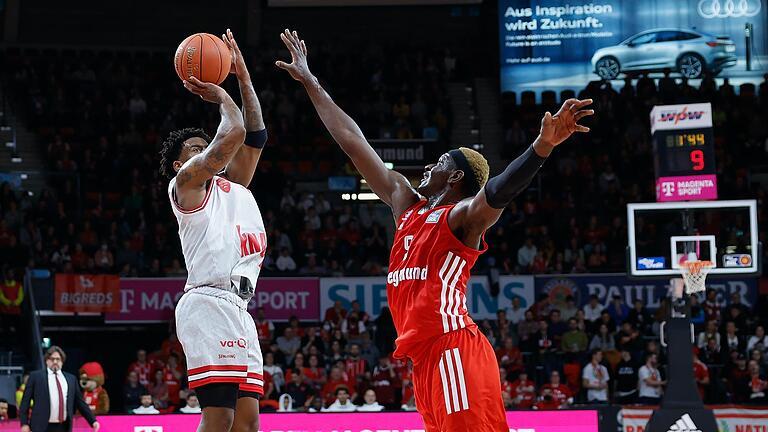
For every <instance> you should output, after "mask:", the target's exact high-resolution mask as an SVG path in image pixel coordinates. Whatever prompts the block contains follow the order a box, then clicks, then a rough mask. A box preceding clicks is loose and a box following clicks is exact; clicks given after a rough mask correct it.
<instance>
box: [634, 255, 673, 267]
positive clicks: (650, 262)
mask: <svg viewBox="0 0 768 432" xmlns="http://www.w3.org/2000/svg"><path fill="white" fill-rule="evenodd" d="M666 262H667V261H666V259H665V258H664V257H641V258H638V259H637V269H638V270H652V269H663V268H664V267H665V265H666Z"/></svg>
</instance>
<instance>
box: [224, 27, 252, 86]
mask: <svg viewBox="0 0 768 432" xmlns="http://www.w3.org/2000/svg"><path fill="white" fill-rule="evenodd" d="M221 39H222V40H224V43H225V44H226V45H227V48H229V53H230V54H231V55H232V66H231V67H230V68H229V73H231V74H235V76H236V77H237V79H247V78H249V76H248V68H247V67H246V66H245V58H243V53H242V52H240V47H239V46H237V42H236V41H235V35H234V34H233V33H232V30H230V29H227V32H226V34H223V35H221Z"/></svg>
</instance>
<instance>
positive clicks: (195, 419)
mask: <svg viewBox="0 0 768 432" xmlns="http://www.w3.org/2000/svg"><path fill="white" fill-rule="evenodd" d="M98 420H99V424H100V425H101V430H104V431H108V432H177V431H193V430H195V429H196V428H197V425H198V424H199V423H200V416H199V415H196V414H189V415H184V414H170V415H145V416H140V415H132V416H122V415H120V416H99V418H98ZM259 420H260V427H259V430H260V431H261V432H288V431H291V432H394V431H398V432H424V423H423V422H422V420H421V416H420V415H419V414H418V413H416V412H386V413H338V414H337V413H316V414H298V413H262V414H260V415H259ZM507 424H508V425H509V431H510V432H597V430H598V429H597V411H593V410H574V411H566V410H563V411H507ZM18 430H19V426H18V423H16V422H12V423H11V422H8V423H0V431H2V432H5V431H14V432H15V431H18ZM73 431H74V432H90V431H91V429H90V428H89V427H88V425H87V423H86V422H85V420H83V419H82V418H81V417H78V418H76V421H75V427H74V429H73ZM734 432H735V431H734ZM755 432H757V431H755Z"/></svg>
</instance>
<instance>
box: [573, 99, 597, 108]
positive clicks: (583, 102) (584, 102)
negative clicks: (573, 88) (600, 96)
mask: <svg viewBox="0 0 768 432" xmlns="http://www.w3.org/2000/svg"><path fill="white" fill-rule="evenodd" d="M592 102H593V101H592V99H583V100H580V101H577V102H576V104H575V106H576V109H580V108H584V107H585V106H587V105H591V104H592Z"/></svg>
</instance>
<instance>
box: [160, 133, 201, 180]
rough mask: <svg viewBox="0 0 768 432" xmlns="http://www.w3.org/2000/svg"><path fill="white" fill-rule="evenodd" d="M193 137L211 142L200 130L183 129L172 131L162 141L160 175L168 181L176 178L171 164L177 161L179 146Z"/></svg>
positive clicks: (179, 152) (179, 151)
mask: <svg viewBox="0 0 768 432" xmlns="http://www.w3.org/2000/svg"><path fill="white" fill-rule="evenodd" d="M195 137H198V138H202V139H204V140H205V141H206V142H211V137H209V136H208V134H206V133H205V131H204V130H202V129H200V128H184V129H180V130H176V131H173V132H171V133H170V134H169V135H168V138H166V139H165V141H163V148H162V149H160V174H162V175H164V176H166V177H168V178H169V179H171V178H174V177H176V171H175V170H174V169H173V163H174V162H175V161H177V160H179V155H180V154H181V146H182V145H183V144H184V141H186V140H188V139H190V138H195Z"/></svg>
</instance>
